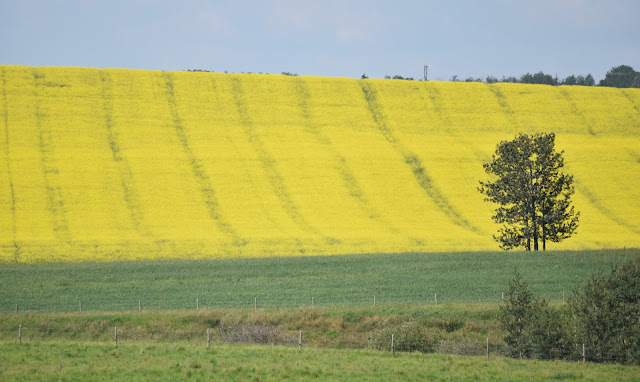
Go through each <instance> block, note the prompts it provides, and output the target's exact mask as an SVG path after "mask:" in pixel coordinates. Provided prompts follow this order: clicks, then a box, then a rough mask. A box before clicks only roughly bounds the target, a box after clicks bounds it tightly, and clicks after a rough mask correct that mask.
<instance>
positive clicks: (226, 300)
mask: <svg viewBox="0 0 640 382" xmlns="http://www.w3.org/2000/svg"><path fill="white" fill-rule="evenodd" d="M566 297H567V294H566V293H565V292H562V293H561V294H559V295H558V299H557V300H556V301H562V302H565V301H566ZM504 298H505V297H504V292H497V293H493V294H492V296H490V298H487V296H484V295H483V296H481V298H477V299H474V298H473V295H472V294H471V295H470V296H469V299H467V300H465V301H460V300H459V298H457V295H456V298H452V296H451V294H449V293H446V292H444V293H441V292H429V293H420V294H417V293H411V294H399V293H394V294H385V293H381V294H365V293H357V294H352V295H345V294H343V295H340V296H331V295H325V294H320V295H317V296H301V295H295V294H292V295H280V294H278V295H273V294H267V293H264V292H261V293H256V294H253V295H241V296H239V295H230V296H207V295H206V294H203V296H202V297H198V296H195V297H174V296H170V297H163V296H140V297H136V296H118V297H104V298H99V299H96V298H87V299H83V298H77V299H73V300H71V299H68V300H59V299H50V300H49V299H48V300H30V299H19V300H16V301H14V302H10V301H0V313H14V312H15V313H19V312H40V313H70V312H89V311H93V312H99V311H103V312H108V311H111V312H126V311H139V310H192V309H196V310H198V309H205V308H206V309H248V308H249V309H250V308H254V309H258V308H298V307H307V306H312V307H315V306H318V307H321V306H325V307H338V306H351V307H356V306H358V307H361V306H379V305H388V304H413V305H442V304H447V303H487V302H494V303H503V302H504Z"/></svg>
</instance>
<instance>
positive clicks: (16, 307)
mask: <svg viewBox="0 0 640 382" xmlns="http://www.w3.org/2000/svg"><path fill="white" fill-rule="evenodd" d="M16 314H18V304H16Z"/></svg>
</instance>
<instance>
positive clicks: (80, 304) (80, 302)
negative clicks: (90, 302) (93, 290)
mask: <svg viewBox="0 0 640 382" xmlns="http://www.w3.org/2000/svg"><path fill="white" fill-rule="evenodd" d="M78 305H79V306H80V313H82V301H78Z"/></svg>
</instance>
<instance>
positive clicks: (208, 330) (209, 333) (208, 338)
mask: <svg viewBox="0 0 640 382" xmlns="http://www.w3.org/2000/svg"><path fill="white" fill-rule="evenodd" d="M210 345H211V328H207V349H209V346H210Z"/></svg>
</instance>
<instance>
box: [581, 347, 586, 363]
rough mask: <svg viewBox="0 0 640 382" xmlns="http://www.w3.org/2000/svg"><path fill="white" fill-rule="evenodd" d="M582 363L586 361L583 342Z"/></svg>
mask: <svg viewBox="0 0 640 382" xmlns="http://www.w3.org/2000/svg"><path fill="white" fill-rule="evenodd" d="M582 363H587V357H586V356H585V352H584V344H582Z"/></svg>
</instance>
